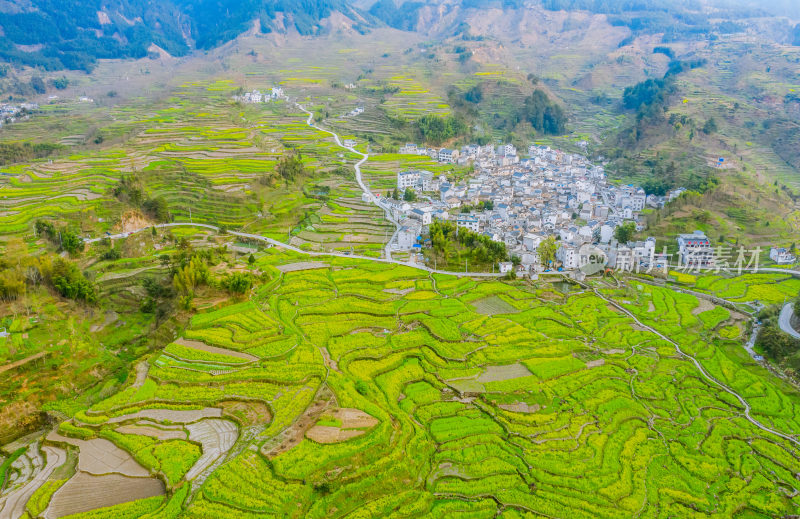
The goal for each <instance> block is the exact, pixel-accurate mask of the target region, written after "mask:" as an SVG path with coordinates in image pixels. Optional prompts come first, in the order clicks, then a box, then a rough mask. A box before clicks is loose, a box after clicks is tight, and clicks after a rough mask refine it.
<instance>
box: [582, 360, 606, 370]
mask: <svg viewBox="0 0 800 519" xmlns="http://www.w3.org/2000/svg"><path fill="white" fill-rule="evenodd" d="M605 363H606V359H596V360H590V361H589V362H587V363H586V367H587V368H596V367H599V366H602V365H603V364H605Z"/></svg>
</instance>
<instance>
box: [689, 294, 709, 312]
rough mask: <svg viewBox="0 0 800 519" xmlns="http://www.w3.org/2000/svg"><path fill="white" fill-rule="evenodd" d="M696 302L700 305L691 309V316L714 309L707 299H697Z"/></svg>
mask: <svg viewBox="0 0 800 519" xmlns="http://www.w3.org/2000/svg"><path fill="white" fill-rule="evenodd" d="M697 300H698V301H699V302H700V304H699V305H697V306H696V307H695V308H693V309H692V315H698V314H702V313H703V312H707V311H708V310H713V309H714V303H712V302H711V301H709V300H708V299H705V298H702V297H698V298H697Z"/></svg>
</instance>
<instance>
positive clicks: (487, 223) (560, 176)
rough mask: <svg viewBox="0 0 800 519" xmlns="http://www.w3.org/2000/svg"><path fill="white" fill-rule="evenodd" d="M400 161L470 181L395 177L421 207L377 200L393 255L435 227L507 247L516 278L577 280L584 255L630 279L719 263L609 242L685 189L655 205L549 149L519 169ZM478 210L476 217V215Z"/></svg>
mask: <svg viewBox="0 0 800 519" xmlns="http://www.w3.org/2000/svg"><path fill="white" fill-rule="evenodd" d="M400 152H401V153H406V154H419V155H427V156H430V157H432V158H435V159H436V160H438V161H439V162H442V163H456V164H467V163H472V164H474V167H475V175H474V176H472V177H471V178H469V179H468V180H465V181H463V182H459V183H452V182H450V181H448V180H447V178H446V177H445V176H443V175H440V176H436V175H434V174H433V173H431V172H430V171H425V170H409V171H401V172H398V174H397V188H398V190H399V192H401V193H402V192H404V191H405V190H406V189H413V190H415V191H416V192H417V193H418V197H417V200H418V201H415V202H407V201H403V200H394V199H387V198H385V197H382V198H381V197H379V200H380V204H381V205H382V206H383V207H384V209H386V210H387V211H388V212H389V213H390V214H391V216H392V217H393V218H394V219H395V220H396V221H398V222H400V224H401V228H400V230H399V232H398V233H397V239H396V242H395V243H393V244H392V246H393V247H394V248H395V249H396V250H408V251H412V252H413V251H415V249H418V248H421V247H423V246H425V240H424V239H423V238H422V237H423V236H424V235H425V234H426V233H425V232H424V231H425V229H426V227H427V226H428V225H430V223H431V222H432V221H433V220H436V219H438V220H447V221H451V222H453V223H454V224H455V225H456V226H457V227H458V228H465V229H468V230H470V231H472V232H476V233H482V234H483V235H485V236H487V237H489V238H490V239H492V240H495V241H499V242H503V243H505V245H506V247H507V250H508V251H509V253H510V255H512V256H517V257H518V258H519V264H518V265H513V264H512V263H511V262H507V263H502V264H500V271H501V272H508V271H510V270H511V269H516V274H518V275H530V276H536V275H538V272H541V271H543V270H548V269H563V270H573V271H576V273H577V269H579V268H580V267H582V266H583V265H585V264H586V262H587V261H588V258H587V257H586V255H587V254H589V253H590V251H595V252H596V251H598V250H599V251H601V254H603V255H605V258H604V261H606V262H607V263H606V265H607V266H608V267H610V268H615V269H628V270H630V269H633V268H641V267H645V268H654V267H662V268H663V267H665V266H666V265H668V264H674V263H676V260H677V262H678V263H680V264H682V265H686V266H689V267H693V268H695V269H708V268H713V267H714V264H715V261H716V258H717V257H718V254H717V253H716V251H715V248H714V246H713V245H712V243H711V241H710V240H709V239H708V237H707V236H706V235H705V234H704V233H702V232H700V231H695V232H694V233H691V234H684V235H680V236H679V237H678V240H677V241H678V243H677V246H678V254H677V256H678V257H677V258H674V257H672V258H671V257H670V256H669V255H667V254H666V253H665V251H663V250H662V251H657V250H656V241H655V239H654V238H647V239H646V240H644V241H640V242H631V243H626V244H619V243H617V240H616V239H615V238H614V234H615V233H614V230H615V229H616V228H617V227H618V226H620V225H622V224H624V223H625V222H633V223H634V224H635V225H636V229H637V230H638V231H641V230H643V229H644V228H645V220H644V217H643V215H642V211H644V210H645V209H646V208H653V209H657V208H660V207H663V206H664V204H666V203H668V202H670V201H672V200H674V199H675V198H677V197H678V196H680V194H681V193H682V192H684V191H685V190H684V189H683V188H678V189H673V190H672V191H670V192H668V193H667V194H666V195H665V196H656V195H652V194H650V195H648V194H647V193H645V191H644V190H643V189H642V188H640V187H636V186H633V185H616V184H611V183H609V182H608V181H607V180H606V176H605V172H604V169H603V166H601V165H594V164H591V163H590V162H589V161H588V160H587V159H586V158H585V157H583V156H581V155H577V154H571V153H565V152H562V151H558V150H554V149H551V148H549V147H548V146H535V145H534V146H530V148H529V149H528V156H529V158H525V159H520V157H519V155H518V153H517V150H516V149H515V147H514V146H513V145H511V144H505V145H502V146H497V147H495V146H478V145H468V146H464V147H463V148H461V149H460V150H451V149H440V150H431V149H424V148H418V147H417V146H416V145H414V144H407V145H405V146H403V147H402V148H401V149H400ZM481 202H483V203H484V204H483V205H482V208H481V210H475V209H474V207H476V206H479V205H480V204H481ZM465 211H466V212H465ZM551 235H552V236H555V237H556V239H557V244H558V249H557V252H556V258H555V262H554V263H553V264H547V265H544V264H543V262H542V261H541V259H540V258H539V253H538V248H539V245H540V244H541V243H542V241H544V240H545V239H546V238H547V237H548V236H551ZM587 244H591V245H592V247H586V245H587ZM773 256H774V257H773ZM770 257H772V258H773V260H774V261H776V262H777V263H793V262H794V261H795V258H794V256H793V255H792V254H791V253H789V251H786V250H785V249H773V250H772V251H770Z"/></svg>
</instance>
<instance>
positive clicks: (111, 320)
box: [90, 310, 119, 333]
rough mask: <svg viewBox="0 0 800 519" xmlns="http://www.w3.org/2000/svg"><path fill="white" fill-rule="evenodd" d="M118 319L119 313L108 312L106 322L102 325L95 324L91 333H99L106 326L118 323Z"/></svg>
mask: <svg viewBox="0 0 800 519" xmlns="http://www.w3.org/2000/svg"><path fill="white" fill-rule="evenodd" d="M117 319H119V315H117V312H115V311H114V310H109V311H108V312H106V318H105V320H104V321H103V322H102V323H100V324H93V325H92V327H91V328H90V331H91V332H92V333H97V332H99V331H100V330H102V329H103V328H105V327H106V326H108V325H110V324H113V323H114V322H116V320H117Z"/></svg>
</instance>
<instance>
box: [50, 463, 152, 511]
mask: <svg viewBox="0 0 800 519" xmlns="http://www.w3.org/2000/svg"><path fill="white" fill-rule="evenodd" d="M164 490H165V489H164V483H163V482H162V481H161V480H160V479H157V478H151V477H146V478H132V477H127V476H122V475H119V474H106V475H103V476H93V475H91V474H87V473H85V472H78V473H77V474H75V475H74V476H73V477H72V478H70V480H69V481H67V482H66V483H65V484H64V486H63V487H61V488H60V489H58V490H57V491H56V493H55V494H53V498H52V500H51V501H50V506H49V507H48V508H47V511H46V512H45V513H44V517H45V518H46V519H56V518H58V517H64V516H65V515H70V514H78V513H81V512H87V511H89V510H94V509H96V508H104V507H106V506H113V505H118V504H120V503H127V502H129V501H135V500H137V499H144V498H146V497H153V496H161V495H164Z"/></svg>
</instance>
